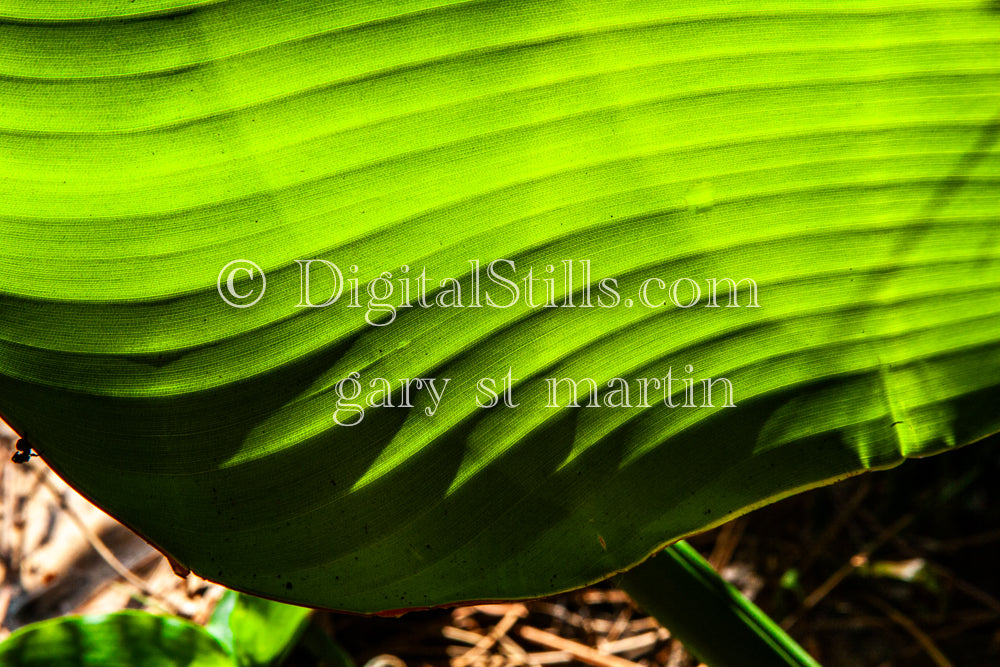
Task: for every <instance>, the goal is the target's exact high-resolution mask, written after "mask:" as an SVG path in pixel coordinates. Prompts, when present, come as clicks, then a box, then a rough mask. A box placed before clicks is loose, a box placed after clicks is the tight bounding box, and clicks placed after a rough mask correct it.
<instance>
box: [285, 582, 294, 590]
mask: <svg viewBox="0 0 1000 667" xmlns="http://www.w3.org/2000/svg"><path fill="white" fill-rule="evenodd" d="M285 590H289V591H290V590H292V582H290V581H289V582H288V583H286V584H285Z"/></svg>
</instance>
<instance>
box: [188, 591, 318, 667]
mask: <svg viewBox="0 0 1000 667" xmlns="http://www.w3.org/2000/svg"><path fill="white" fill-rule="evenodd" d="M311 611H312V610H310V609H306V608H304V607H295V606H292V605H288V604H282V603H280V602H274V601H273V600H265V599H263V598H258V597H254V596H253V595H246V594H244V593H237V592H235V591H228V592H227V593H226V594H225V595H224V596H223V597H222V599H221V600H220V601H219V604H218V605H217V606H216V608H215V613H214V614H213V615H212V620H211V621H210V622H209V624H208V625H207V626H206V628H207V629H208V630H209V632H211V633H212V634H214V635H215V637H216V638H217V639H218V640H219V641H220V642H222V643H223V644H224V645H226V646H228V647H229V648H230V650H231V652H232V653H233V654H234V655H235V656H236V660H237V662H238V663H239V665H240V666H241V667H257V666H259V665H261V666H262V665H270V664H272V663H274V662H276V661H277V660H278V659H279V658H280V657H282V656H283V655H285V653H286V652H287V651H288V650H289V649H291V647H292V646H294V645H295V642H296V640H297V639H298V637H299V635H300V634H301V633H302V631H303V630H304V628H305V625H306V620H307V619H308V618H309V614H310V613H311Z"/></svg>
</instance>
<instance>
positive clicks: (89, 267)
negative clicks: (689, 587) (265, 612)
mask: <svg viewBox="0 0 1000 667" xmlns="http://www.w3.org/2000/svg"><path fill="white" fill-rule="evenodd" d="M998 133H1000V8H998V5H997V3H994V2H986V1H981V0H974V1H963V0H959V1H955V2H913V3H907V2H902V3H901V2H898V0H894V1H893V2H888V1H882V0H846V1H844V2H819V1H818V0H755V1H753V2H739V3H737V2H706V1H704V0H677V1H672V2H667V1H656V0H637V1H634V2H625V1H621V2H609V1H607V0H561V1H555V2H553V1H551V0H523V1H511V2H448V1H446V0H434V1H427V0H395V1H392V2H363V1H361V0H339V1H336V2H332V1H331V2H316V1H315V0H285V1H282V2H246V1H243V0H219V1H208V2H180V1H171V0H134V1H133V2H128V3H126V2H119V1H118V0H115V1H114V2H112V1H111V0H93V1H90V2H72V1H69V0H2V1H0V414H2V416H3V418H4V419H5V420H7V421H8V422H9V423H10V424H11V425H12V426H13V427H14V428H15V429H16V430H17V431H18V432H19V433H20V434H21V435H22V436H24V437H26V438H27V439H28V440H30V442H31V443H32V444H33V445H34V446H35V448H36V450H37V451H39V452H40V453H41V454H42V456H43V458H44V460H45V461H46V462H47V463H48V464H49V465H51V466H52V467H53V468H54V469H55V470H56V471H57V472H58V473H59V474H60V475H62V476H63V477H64V478H65V479H66V480H67V481H68V482H69V483H71V484H72V485H73V486H74V487H76V488H77V489H79V490H80V491H81V492H83V493H84V494H85V495H87V496H88V497H90V498H91V499H92V500H94V501H95V502H97V503H98V504H99V505H100V506H102V507H103V508H105V509H106V510H107V511H109V512H110V513H111V514H113V515H114V516H116V517H118V518H119V519H121V520H122V521H124V522H125V523H127V524H128V525H130V526H132V527H133V528H134V529H135V530H137V531H138V532H139V533H141V534H142V535H144V536H145V537H146V538H147V539H149V540H150V541H152V542H153V543H155V544H156V545H158V546H159V547H160V548H161V549H163V550H164V551H165V552H167V553H169V554H170V555H172V556H173V557H174V558H175V559H176V560H177V561H179V562H180V563H182V564H183V565H185V566H187V567H189V568H191V569H192V570H194V571H196V572H198V573H199V574H201V575H202V576H204V577H207V578H209V579H212V580H215V581H219V582H222V583H224V584H226V585H228V586H230V587H233V588H237V589H241V590H245V591H249V592H252V593H256V594H260V595H264V596H268V597H272V598H276V599H281V600H287V601H292V602H296V603H302V604H308V605H314V606H320V607H327V608H335V609H342V610H352V611H360V612H376V611H384V610H394V609H403V608H414V607H424V606H431V605H439V604H446V603H453V602H459V601H465V600H476V599H497V598H519V597H528V596H538V595H544V594H549V593H553V592H555V591H560V590H566V589H569V588H573V587H577V586H581V585H584V584H587V583H589V582H593V581H595V580H599V579H601V578H604V577H606V576H608V575H609V574H610V573H613V572H616V571H620V570H623V569H626V568H629V567H631V566H633V565H635V564H636V563H638V562H640V561H641V560H643V559H644V558H645V557H647V555H648V554H650V553H651V552H652V551H653V550H655V549H656V548H657V547H659V546H661V545H663V544H665V543H667V542H670V541H672V540H675V539H677V538H679V537H680V536H683V535H687V534H690V533H692V532H695V531H699V530H702V529H705V528H706V527H709V526H712V525H714V524H717V523H719V522H722V521H725V520H727V519H729V518H732V517H733V516H736V515H738V514H740V513H743V512H746V511H748V510H750V509H751V508H753V507H755V506H759V505H761V504H764V503H767V502H771V501H773V500H775V499H777V498H780V497H783V496H787V495H789V494H792V493H795V492H797V491H800V490H802V489H806V488H809V487H813V486H816V485H819V484H824V483H829V482H832V481H834V480H837V479H841V478H844V477H846V476H849V475H853V474H857V473H860V472H863V471H866V470H871V469H875V468H881V467H887V466H892V465H895V464H898V463H899V462H901V461H902V460H904V459H905V458H906V457H912V456H923V455H928V454H933V453H936V452H939V451H942V450H946V449H949V448H952V447H956V446H960V445H963V444H966V443H969V442H972V441H974V440H977V439H980V438H982V437H984V436H986V435H988V434H990V433H993V432H996V431H997V430H1000V408H998V406H1000V196H998V185H1000V150H998V146H997V140H998ZM310 259H322V260H326V261H327V262H329V263H331V264H332V265H334V266H336V267H337V268H338V269H339V270H340V271H341V277H342V280H339V281H338V280H337V279H336V275H335V273H334V272H333V270H332V269H331V266H330V264H324V263H322V262H314V263H312V264H308V263H307V261H306V260H310ZM236 260H244V262H243V263H240V264H230V263H231V262H234V261H236ZM247 260H248V261H252V262H253V263H254V264H255V265H256V266H257V267H258V268H259V269H260V271H262V272H263V273H264V274H266V283H264V282H263V278H262V275H261V273H260V272H259V271H258V270H257V269H254V268H253V266H251V265H249V264H247V263H246V261H247ZM296 260H299V262H296ZM495 260H497V262H496V263H494V264H493V271H494V274H495V277H491V276H490V274H489V267H490V264H491V263H492V262H494V261H495ZM476 262H478V271H476V270H475V268H474V267H476V266H477V264H476ZM227 265H228V266H229V267H228V268H225V270H224V267H227ZM351 267H356V270H352V268H351ZM403 267H408V268H406V269H404V268H403ZM548 267H551V269H549V268H548ZM307 268H308V270H306V269H307ZM570 268H571V269H572V276H570V275H569V271H570ZM529 271H531V274H530V275H529ZM383 272H388V273H391V280H386V281H377V280H376V279H378V278H379V277H380V276H382V275H383ZM421 272H423V275H424V277H425V278H426V280H427V290H426V291H427V292H428V294H427V295H423V296H422V295H421V294H420V293H419V292H420V290H419V277H420V275H421ZM304 277H308V278H309V280H310V284H309V293H308V294H307V295H305V296H306V297H308V299H309V300H310V301H311V303H312V304H314V305H317V306H321V305H323V304H324V303H326V302H327V301H330V300H331V298H332V296H333V295H334V294H335V289H336V288H337V287H338V285H336V284H335V283H336V282H339V283H340V285H339V287H342V288H343V289H342V294H341V297H340V298H339V299H338V300H336V302H334V303H332V304H330V305H328V306H326V307H314V308H310V307H308V306H306V305H303V296H302V294H301V292H302V290H303V285H302V282H303V278H304ZM384 277H385V278H388V276H384ZM230 278H231V281H230ZM727 278H728V279H731V280H732V281H734V282H735V281H744V282H742V283H741V284H740V286H739V289H738V290H737V292H736V294H735V296H737V297H738V299H737V300H736V301H735V303H733V302H732V301H731V298H732V297H733V296H734V294H733V293H732V290H731V287H732V285H731V283H727V282H726V280H725V279H727ZM406 279H409V281H407V280H406ZM448 279H452V280H448ZM744 279H748V280H744ZM353 280H356V281H357V282H356V283H352V282H351V281H353ZM503 280H510V281H512V282H513V284H515V285H517V287H518V292H517V295H516V297H515V294H514V290H513V288H512V287H511V285H510V284H508V283H504V282H503ZM525 280H528V282H527V283H525V282H524V281H525ZM712 280H715V281H717V282H716V283H715V285H716V287H717V288H718V290H717V292H716V293H713V289H712V284H713V283H712V282H711V281H712ZM749 280H752V281H753V284H751V282H749ZM546 281H549V282H546ZM602 281H605V282H604V283H603V287H602ZM612 281H614V282H612ZM658 281H662V282H658ZM387 283H390V284H391V286H392V287H393V290H394V291H393V293H392V295H391V297H388V298H386V299H385V302H388V303H392V304H395V305H396V306H400V305H401V304H405V306H409V307H397V308H396V312H395V313H392V312H390V311H389V310H388V309H387V308H383V307H382V306H381V305H380V304H382V303H383V300H382V298H381V297H384V296H385V293H386V291H387ZM644 284H645V285H646V288H647V289H646V292H645V295H646V297H647V298H646V303H643V302H642V301H641V300H640V299H641V296H642V286H643V285H644ZM754 284H755V285H756V301H755V302H754V301H752V299H753V297H754V294H753V293H752V292H753V287H754ZM354 285H357V286H358V289H357V295H356V298H354V297H353V296H352V294H351V291H352V287H353V286H354ZM456 285H458V288H460V289H461V295H459V294H458V293H457V291H458V288H456ZM695 285H697V289H695ZM406 286H409V288H410V293H409V294H406V293H403V288H404V287H406ZM529 286H531V287H532V288H533V294H532V295H531V298H532V301H531V302H530V303H529V298H528V297H529V295H528V294H527V288H528V287H529ZM262 288H263V289H264V291H263V292H262V291H261V290H262ZM369 289H371V290H372V291H371V292H369V291H368V290H369ZM672 289H673V292H671V290H672ZM370 295H374V297H373V296H370ZM614 295H617V296H614ZM487 296H488V297H489V298H488V299H487ZM223 297H225V298H226V299H228V300H230V301H231V302H232V303H234V304H235V305H236V306H240V307H234V306H232V305H228V304H227V301H226V300H224V298H223ZM257 297H260V298H259V300H257V301H256V303H254V304H253V305H250V304H251V303H252V302H254V301H255V300H256V299H257ZM671 297H673V298H674V299H675V300H676V302H677V304H680V305H675V304H674V303H673V302H671V300H670V299H671ZM421 298H423V299H424V300H423V301H422V302H421V301H420V299H421ZM241 299H242V300H241ZM730 304H731V305H730ZM588 305H589V306H590V307H587V306H588ZM654 305H655V306H658V307H652V306H654ZM243 306H246V307H243ZM369 306H370V307H369ZM425 306H426V307H425ZM459 306H462V307H459ZM553 306H554V307H553ZM754 306H756V307H754ZM390 319H392V321H391V322H390V321H389V320H390ZM351 373H357V374H358V375H357V376H356V377H357V378H358V380H359V381H360V383H361V385H362V386H361V389H362V390H363V392H364V393H363V394H362V395H361V400H362V401H364V403H363V404H359V405H361V406H362V407H366V409H365V412H364V414H363V415H362V414H361V413H360V412H359V411H357V410H354V409H353V408H351V407H350V405H349V404H351V403H352V401H350V400H349V399H350V397H351V395H352V393H353V391H354V389H356V387H355V386H354V385H352V384H351V383H350V382H346V383H345V382H342V381H343V380H344V379H345V378H349V377H350V374H351ZM668 373H669V376H668ZM667 377H669V378H671V384H670V387H669V389H668V390H667V391H666V392H664V391H663V389H662V388H658V387H657V385H656V384H655V383H654V382H653V381H652V380H650V378H659V379H661V380H663V379H664V378H667ZM378 378H384V379H386V382H387V383H389V385H388V386H386V385H385V384H384V383H383V384H380V383H379V382H378ZM403 378H407V379H411V380H412V379H416V378H436V382H435V383H434V384H431V383H429V382H427V381H424V382H423V383H421V385H420V386H418V385H417V384H416V383H415V382H409V383H406V384H407V386H408V387H409V400H407V399H406V396H405V395H404V389H403V385H404V383H403V382H402V381H401V379H403ZM483 378H486V380H483V381H482V382H483V384H482V387H483V388H485V389H488V388H492V387H493V386H494V385H493V384H491V382H495V386H496V388H497V393H500V389H501V388H502V387H503V382H502V381H503V380H504V379H505V378H508V379H509V382H508V384H509V386H510V387H511V388H512V391H511V392H510V394H509V395H508V396H504V395H502V394H501V395H500V396H499V397H498V400H497V401H496V402H497V404H496V405H495V406H494V407H485V408H484V407H479V405H477V399H478V402H479V404H487V405H488V404H489V403H490V400H489V399H490V396H491V395H490V394H489V393H488V392H486V391H483V390H480V389H479V387H480V382H481V379H483ZM560 378H572V379H574V380H582V379H583V378H590V379H592V380H593V381H594V383H595V384H596V385H597V386H598V388H599V391H598V393H597V395H596V399H594V400H596V402H597V403H598V404H599V405H597V406H596V407H595V406H593V405H591V403H592V400H591V396H590V393H591V392H590V385H589V384H588V383H586V382H585V381H583V382H581V384H580V385H578V386H577V387H576V388H573V387H571V386H570V385H569V383H568V382H563V383H561V384H559V385H558V393H557V395H556V396H555V400H554V401H552V400H551V399H552V397H550V396H549V391H550V387H549V386H550V384H554V381H555V380H558V379H560ZM614 378H621V380H620V381H616V380H614ZM641 378H645V379H647V381H646V384H645V386H646V387H647V388H648V390H649V391H648V395H647V396H646V397H645V398H646V400H645V401H644V400H643V397H642V396H641V393H640V392H641V387H642V386H643V385H642V383H641V382H640V379H641ZM687 378H690V379H692V380H693V382H691V383H690V384H689V383H687V382H685V379H687ZM445 379H448V380H449V382H448V383H447V385H445V384H444V380H445ZM723 379H724V380H728V382H729V383H730V384H731V387H732V391H731V392H729V391H728V387H727V385H726V383H725V382H724V381H723ZM548 380H552V381H553V382H552V383H550V382H548ZM702 380H706V381H709V382H702ZM609 382H610V383H611V385H610V386H609V384H608V383H609ZM372 383H375V384H374V385H373V384H372ZM662 383H663V384H666V382H665V381H663V382H662ZM706 386H708V387H711V388H712V389H713V394H712V397H711V399H710V398H709V396H708V395H707V392H706V391H705V390H706ZM624 387H627V388H628V389H629V395H628V397H626V396H625V394H624ZM379 388H386V389H388V391H387V392H386V393H384V394H381V395H370V394H377V390H378V389H379ZM442 389H443V393H442ZM434 392H437V395H436V396H435V393H434ZM665 393H666V396H664V394H665ZM730 394H731V399H732V401H731V402H732V405H733V407H727V401H728V399H729V398H730ZM573 397H575V399H576V402H577V403H578V405H579V407H573V405H572V402H573V401H572V400H571V399H573ZM504 398H506V399H507V402H508V403H509V404H510V405H509V406H508V405H507V404H506V403H505V402H504V400H502V399H504ZM665 398H666V399H668V400H669V403H671V404H673V405H670V404H668V403H665ZM338 401H339V408H338ZM550 404H551V405H553V407H547V406H548V405H550ZM390 405H391V407H390ZM626 405H631V407H626ZM431 413H433V414H431ZM338 422H339V423H338Z"/></svg>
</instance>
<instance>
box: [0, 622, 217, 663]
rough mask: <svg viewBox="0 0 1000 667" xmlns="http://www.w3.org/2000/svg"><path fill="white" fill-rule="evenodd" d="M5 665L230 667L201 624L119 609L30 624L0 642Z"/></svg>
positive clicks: (2, 660)
mask: <svg viewBox="0 0 1000 667" xmlns="http://www.w3.org/2000/svg"><path fill="white" fill-rule="evenodd" d="M0 665H3V667H84V666H87V667H111V666H114V665H128V666H130V667H131V666H136V667H139V666H141V667H233V661H232V658H231V657H230V656H229V655H228V654H227V652H226V650H225V649H224V648H223V647H222V646H221V645H220V644H219V642H218V641H216V640H215V638H214V637H212V635H210V634H209V633H208V632H206V631H205V630H204V628H202V627H200V626H198V625H195V624H194V623H191V622H189V621H185V620H183V619H180V618H174V617H170V616H156V615H154V614H148V613H145V612H139V611H123V612H119V613H116V614H106V615H100V616H73V617H65V618H57V619H53V620H49V621H41V622H39V623H33V624H31V625H29V626H26V627H24V628H21V629H20V630H18V631H17V632H15V633H14V634H12V635H11V636H10V637H8V638H7V640H6V641H4V642H3V643H2V644H0Z"/></svg>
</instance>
